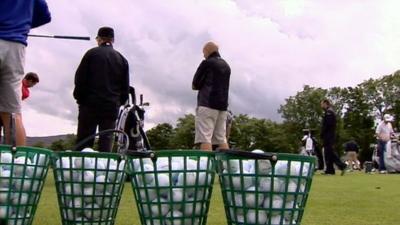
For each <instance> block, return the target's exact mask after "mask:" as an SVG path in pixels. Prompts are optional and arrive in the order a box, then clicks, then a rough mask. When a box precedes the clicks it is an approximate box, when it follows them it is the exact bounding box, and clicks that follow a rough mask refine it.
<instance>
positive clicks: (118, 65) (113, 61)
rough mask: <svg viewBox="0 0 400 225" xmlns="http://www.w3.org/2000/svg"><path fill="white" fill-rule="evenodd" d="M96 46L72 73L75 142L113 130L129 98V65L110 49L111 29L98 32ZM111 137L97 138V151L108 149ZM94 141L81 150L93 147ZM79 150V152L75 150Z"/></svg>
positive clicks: (112, 41)
mask: <svg viewBox="0 0 400 225" xmlns="http://www.w3.org/2000/svg"><path fill="white" fill-rule="evenodd" d="M96 41H97V44H98V47H95V48H92V49H90V50H89V51H88V52H86V54H85V55H84V56H83V59H82V61H81V63H80V65H79V67H78V69H77V71H76V74H75V89H74V98H75V99H76V102H77V103H78V106H79V115H78V132H77V143H79V142H80V141H82V140H83V139H85V138H87V137H89V136H91V135H93V134H95V133H96V129H97V127H98V129H99V131H103V130H107V129H113V128H115V121H116V119H117V116H118V110H119V107H120V106H121V105H122V104H124V103H125V102H126V101H127V99H128V95H129V66H128V61H127V60H126V59H125V58H124V56H122V54H121V53H119V52H118V51H116V50H114V48H113V43H114V29H112V28H111V27H102V28H100V29H99V31H98V34H97V37H96ZM112 137H113V136H112V134H105V135H101V136H100V137H99V151H102V152H108V151H110V150H111V148H112ZM93 145H94V139H92V140H90V141H88V142H87V143H85V144H84V145H83V146H82V148H84V147H91V148H93ZM79 150H80V149H79Z"/></svg>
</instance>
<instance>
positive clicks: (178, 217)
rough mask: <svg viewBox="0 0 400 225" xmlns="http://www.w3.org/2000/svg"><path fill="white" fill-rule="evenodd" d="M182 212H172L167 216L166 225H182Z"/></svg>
mask: <svg viewBox="0 0 400 225" xmlns="http://www.w3.org/2000/svg"><path fill="white" fill-rule="evenodd" d="M182 221H183V218H182V212H181V211H178V210H174V211H170V212H169V213H168V214H167V215H166V216H165V225H182V224H183V223H182Z"/></svg>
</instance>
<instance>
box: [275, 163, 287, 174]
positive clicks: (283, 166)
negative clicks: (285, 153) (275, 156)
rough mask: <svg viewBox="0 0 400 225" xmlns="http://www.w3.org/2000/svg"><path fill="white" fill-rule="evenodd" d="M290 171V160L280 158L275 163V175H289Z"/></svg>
mask: <svg viewBox="0 0 400 225" xmlns="http://www.w3.org/2000/svg"><path fill="white" fill-rule="evenodd" d="M287 171H288V162H287V161H283V160H279V161H278V162H276V164H275V175H287Z"/></svg>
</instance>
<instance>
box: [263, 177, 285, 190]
mask: <svg viewBox="0 0 400 225" xmlns="http://www.w3.org/2000/svg"><path fill="white" fill-rule="evenodd" d="M272 180H273V183H272ZM283 183H284V182H283V181H282V180H281V179H279V178H276V177H275V178H273V179H271V178H270V177H263V178H261V179H259V187H260V188H259V190H260V191H262V192H270V191H273V192H281V191H282V187H284V185H283Z"/></svg>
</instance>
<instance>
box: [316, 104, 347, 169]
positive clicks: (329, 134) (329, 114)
mask: <svg viewBox="0 0 400 225" xmlns="http://www.w3.org/2000/svg"><path fill="white" fill-rule="evenodd" d="M321 107H322V109H323V110H324V112H325V114H324V117H323V119H322V128H321V139H322V142H323V146H324V153H325V163H326V169H325V174H327V175H328V174H332V175H333V174H335V168H334V167H333V164H336V165H337V166H338V167H339V169H340V170H342V173H341V175H342V176H343V175H344V172H345V171H346V164H345V163H344V162H342V161H341V160H340V159H339V156H338V155H337V153H336V152H335V151H334V150H333V146H334V144H335V136H336V114H335V111H333V108H332V106H331V103H330V101H329V100H327V99H325V100H323V101H322V102H321Z"/></svg>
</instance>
